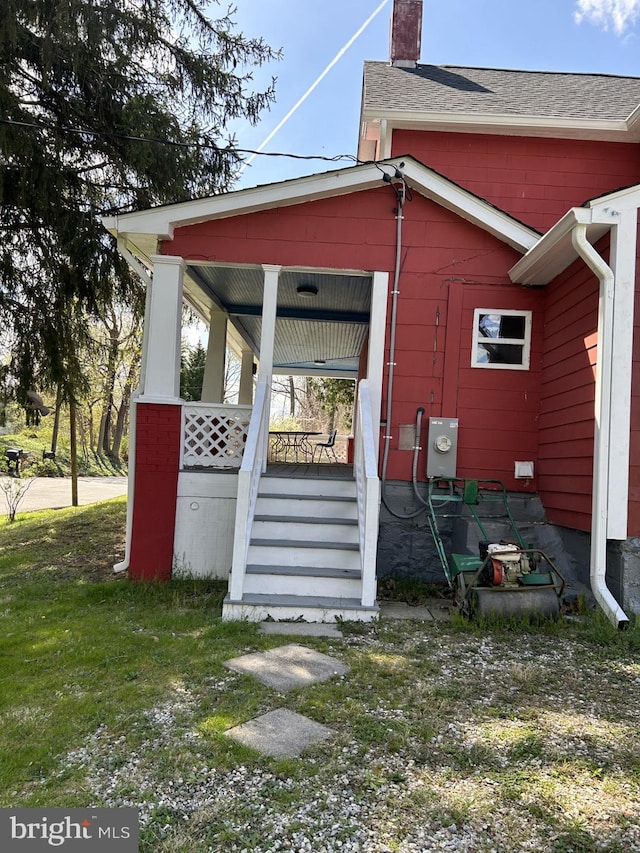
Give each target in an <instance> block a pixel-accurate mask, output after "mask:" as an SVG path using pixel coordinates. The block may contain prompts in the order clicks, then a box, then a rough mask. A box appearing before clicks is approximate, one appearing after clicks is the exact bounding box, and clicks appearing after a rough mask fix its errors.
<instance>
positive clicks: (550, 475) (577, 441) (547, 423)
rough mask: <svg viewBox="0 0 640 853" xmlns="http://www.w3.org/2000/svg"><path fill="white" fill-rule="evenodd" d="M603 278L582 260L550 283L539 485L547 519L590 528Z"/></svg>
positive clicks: (543, 379) (547, 304)
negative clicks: (600, 282) (598, 342)
mask: <svg viewBox="0 0 640 853" xmlns="http://www.w3.org/2000/svg"><path fill="white" fill-rule="evenodd" d="M598 293H599V282H598V280H597V279H596V277H595V276H594V275H593V274H592V273H591V272H590V271H589V270H588V269H587V268H586V267H585V266H584V264H583V263H582V262H580V261H578V262H576V263H575V264H573V265H572V266H571V267H570V268H569V270H567V271H566V272H565V273H564V274H563V275H562V276H560V277H559V278H558V279H557V280H556V281H554V282H553V283H551V284H550V285H548V286H547V288H546V293H545V295H546V305H545V317H546V319H545V329H544V353H543V359H542V365H543V366H542V383H541V401H540V438H539V441H540V447H539V459H540V462H539V472H540V473H539V477H538V485H539V490H540V496H541V498H542V502H543V504H544V506H545V508H546V511H547V515H548V517H549V520H550V521H552V522H554V523H556V524H560V525H563V526H565V527H574V528H576V529H578V530H589V529H590V527H591V493H592V477H593V438H594V400H595V370H596V362H597V326H598Z"/></svg>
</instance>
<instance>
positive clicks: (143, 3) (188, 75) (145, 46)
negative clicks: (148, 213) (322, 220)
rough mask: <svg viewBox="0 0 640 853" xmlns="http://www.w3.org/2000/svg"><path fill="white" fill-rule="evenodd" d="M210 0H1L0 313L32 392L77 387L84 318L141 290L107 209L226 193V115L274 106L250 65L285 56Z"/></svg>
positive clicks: (229, 142) (21, 379)
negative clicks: (213, 11)
mask: <svg viewBox="0 0 640 853" xmlns="http://www.w3.org/2000/svg"><path fill="white" fill-rule="evenodd" d="M214 2H217V0H214ZM210 6H211V2H210V0H135V2H134V0H91V2H88V0H2V2H1V3H0V229H1V231H0V234H1V239H0V320H1V321H2V323H3V325H4V328H5V329H10V330H13V331H14V332H15V334H16V340H17V346H16V347H15V348H14V351H13V356H14V359H13V363H12V369H13V372H14V375H15V376H16V378H17V380H18V383H19V387H20V388H21V389H22V392H23V393H24V391H26V389H27V388H28V387H30V386H33V384H34V382H37V383H38V384H39V385H40V386H41V387H45V386H48V387H54V386H57V385H60V386H61V387H62V388H63V393H64V396H65V397H66V398H67V399H69V398H71V397H74V396H76V391H74V389H79V387H80V386H81V384H82V381H83V377H82V371H81V366H80V362H79V360H78V358H77V352H78V349H79V345H80V343H81V341H82V340H83V338H84V336H85V335H86V334H87V331H88V318H89V317H90V315H91V313H92V312H97V313H99V311H100V308H101V306H104V305H106V304H108V303H110V302H111V301H112V300H114V299H127V298H128V297H129V296H130V294H131V292H132V290H133V289H135V288H137V287H138V284H137V281H136V280H135V278H134V277H133V276H132V275H131V274H130V272H129V270H128V268H127V267H126V265H125V263H124V262H123V261H122V259H121V258H120V256H119V255H118V253H117V251H116V249H115V245H114V244H113V241H112V240H111V238H110V237H109V236H108V235H107V234H106V233H105V231H104V229H103V227H102V224H101V216H102V215H104V214H107V213H112V212H114V211H117V210H130V209H139V208H146V207H149V206H151V205H153V204H157V203H169V202H177V201H182V200H184V199H187V198H190V197H193V196H194V195H201V196H202V195H209V194H212V193H215V192H218V191H220V190H221V189H223V188H226V187H227V186H228V185H229V183H230V181H231V179H232V176H233V174H234V169H235V168H236V167H237V164H238V156H237V154H236V153H235V152H234V151H233V144H234V140H233V139H232V138H229V132H228V127H229V123H230V121H231V120H233V119H235V118H238V117H240V116H241V117H244V118H248V119H249V120H250V121H254V122H255V121H256V120H257V119H258V117H259V115H260V113H261V111H262V110H264V109H265V108H267V107H268V106H269V104H270V102H271V101H272V100H273V84H272V85H271V86H270V87H268V88H267V89H266V90H264V91H254V90H253V89H252V83H251V75H250V73H249V71H250V69H251V67H253V66H258V65H261V64H262V63H263V62H265V61H267V60H270V59H272V58H274V56H276V54H274V52H273V51H272V50H271V48H269V47H268V46H267V45H266V44H265V43H264V41H263V40H262V39H247V38H244V37H243V36H242V35H240V34H238V33H236V32H235V31H234V24H233V20H232V18H231V17H230V16H229V14H226V15H222V16H221V17H220V18H218V19H213V18H210V17H209V16H208V11H207V10H208V8H210ZM150 140H156V141H150ZM230 149H231V150H230Z"/></svg>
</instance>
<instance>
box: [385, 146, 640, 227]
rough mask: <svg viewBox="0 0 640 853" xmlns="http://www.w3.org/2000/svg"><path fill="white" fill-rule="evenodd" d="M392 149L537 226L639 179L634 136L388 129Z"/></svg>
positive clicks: (550, 223) (639, 181)
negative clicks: (626, 139) (612, 138)
mask: <svg viewBox="0 0 640 853" xmlns="http://www.w3.org/2000/svg"><path fill="white" fill-rule="evenodd" d="M392 153H393V155H394V156H397V155H401V154H411V155H412V156H414V157H415V158H416V159H418V160H420V161H421V162H422V163H424V164H425V165H426V166H430V167H431V168H432V169H435V170H436V171H437V172H440V173H441V174H443V175H446V177H448V178H450V179H451V180H452V181H455V182H456V183H458V184H460V185H461V186H463V187H465V189H468V190H471V192H474V193H476V195H479V196H481V197H482V198H485V199H487V201H490V202H491V203H492V204H495V205H497V206H498V207H500V208H502V209H503V210H506V211H507V213H510V214H511V215H512V216H514V217H516V219H520V220H521V221H523V222H525V223H526V224H527V225H530V226H531V227H533V228H537V229H538V230H539V231H542V232H544V231H547V230H548V229H549V228H550V227H551V226H552V225H553V224H554V222H556V221H557V220H558V219H560V217H561V216H562V215H563V214H565V213H566V212H567V209H568V208H570V207H575V206H578V205H581V204H582V203H583V202H584V201H586V200H587V199H589V198H593V197H594V196H598V195H603V194H604V193H607V192H611V191H612V190H616V189H619V188H620V187H625V186H630V185H631V184H636V183H640V157H638V145H637V144H635V143H622V142H591V141H584V140H570V139H534V138H528V137H517V136H489V135H486V134H470V133H438V132H435V131H431V132H425V131H410V130H395V131H394V132H393V145H392Z"/></svg>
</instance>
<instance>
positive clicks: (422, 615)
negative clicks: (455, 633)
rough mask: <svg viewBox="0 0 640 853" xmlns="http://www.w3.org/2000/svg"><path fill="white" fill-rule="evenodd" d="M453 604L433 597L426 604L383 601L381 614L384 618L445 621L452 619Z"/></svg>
mask: <svg viewBox="0 0 640 853" xmlns="http://www.w3.org/2000/svg"><path fill="white" fill-rule="evenodd" d="M453 610H454V607H453V605H452V604H450V603H448V602H446V601H441V600H439V599H432V600H430V601H428V602H427V603H426V604H424V605H411V604H405V603H404V602H401V601H381V602H380V616H381V617H382V618H383V619H416V620H419V621H422V622H433V621H434V620H436V621H444V620H447V619H451V614H452V613H453Z"/></svg>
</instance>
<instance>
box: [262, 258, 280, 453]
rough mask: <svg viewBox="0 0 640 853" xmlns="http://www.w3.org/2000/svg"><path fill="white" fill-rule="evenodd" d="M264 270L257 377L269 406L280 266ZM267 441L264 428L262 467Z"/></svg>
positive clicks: (266, 267)
mask: <svg viewBox="0 0 640 853" xmlns="http://www.w3.org/2000/svg"><path fill="white" fill-rule="evenodd" d="M262 269H263V270H264V293H263V298H262V335H261V338H260V365H259V367H258V379H259V380H264V381H265V382H266V385H267V389H268V393H269V401H268V403H267V406H268V407H269V408H270V406H271V378H272V376H273V349H274V345H275V338H276V308H277V305H278V278H279V277H280V270H281V269H282V267H281V266H276V265H274V264H263V265H262ZM268 443H269V430H268V429H267V430H265V435H264V447H263V459H264V468H263V470H266V468H267V445H268Z"/></svg>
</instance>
